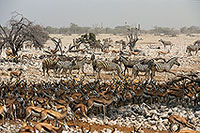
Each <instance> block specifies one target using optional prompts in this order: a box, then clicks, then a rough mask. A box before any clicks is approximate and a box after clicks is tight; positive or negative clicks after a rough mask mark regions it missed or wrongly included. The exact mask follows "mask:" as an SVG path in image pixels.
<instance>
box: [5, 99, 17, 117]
mask: <svg viewBox="0 0 200 133" xmlns="http://www.w3.org/2000/svg"><path fill="white" fill-rule="evenodd" d="M15 102H16V99H15V98H14V99H12V100H10V99H8V100H6V106H7V107H8V113H9V114H10V115H11V117H12V120H16V119H17V112H16V111H17V108H16V105H15Z"/></svg>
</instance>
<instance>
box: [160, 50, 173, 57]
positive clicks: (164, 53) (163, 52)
mask: <svg viewBox="0 0 200 133" xmlns="http://www.w3.org/2000/svg"><path fill="white" fill-rule="evenodd" d="M169 52H170V51H169V50H168V51H167V52H165V51H158V55H157V56H160V55H164V56H165V55H166V54H169Z"/></svg>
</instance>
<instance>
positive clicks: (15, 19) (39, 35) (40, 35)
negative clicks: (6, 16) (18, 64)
mask: <svg viewBox="0 0 200 133" xmlns="http://www.w3.org/2000/svg"><path fill="white" fill-rule="evenodd" d="M0 39H1V40H2V41H1V43H0V50H1V51H2V49H3V46H4V45H5V44H6V45H7V46H8V47H9V48H10V49H11V50H12V54H13V55H14V56H16V55H18V51H20V50H21V48H22V46H23V44H24V43H25V42H26V41H31V42H32V43H33V44H34V46H35V47H39V48H41V47H43V43H44V42H46V40H47V39H48V34H47V33H46V32H44V31H43V30H42V28H41V27H39V26H38V25H34V24H33V23H32V22H31V21H29V20H28V19H27V18H25V17H23V15H22V14H19V13H17V12H14V16H12V18H11V19H10V20H9V26H8V27H7V28H5V27H3V26H2V25H0ZM1 51H0V52H1ZM0 54H1V53H0Z"/></svg>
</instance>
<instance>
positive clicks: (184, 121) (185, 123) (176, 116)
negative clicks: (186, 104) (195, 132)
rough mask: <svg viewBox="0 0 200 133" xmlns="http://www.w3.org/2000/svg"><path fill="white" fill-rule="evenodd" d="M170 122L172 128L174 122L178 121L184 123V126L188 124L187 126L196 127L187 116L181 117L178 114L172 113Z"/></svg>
mask: <svg viewBox="0 0 200 133" xmlns="http://www.w3.org/2000/svg"><path fill="white" fill-rule="evenodd" d="M169 122H170V129H171V127H172V124H174V123H176V122H178V123H179V124H182V125H184V126H187V127H189V128H191V129H194V127H193V126H192V125H191V124H189V123H188V122H187V120H186V118H184V117H180V116H178V115H171V116H170V117H169Z"/></svg>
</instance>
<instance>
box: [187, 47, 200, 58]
mask: <svg viewBox="0 0 200 133" xmlns="http://www.w3.org/2000/svg"><path fill="white" fill-rule="evenodd" d="M199 49H200V45H189V46H187V48H186V53H188V54H189V55H190V56H191V55H192V53H191V52H192V51H195V55H196V54H197V52H198V51H199Z"/></svg>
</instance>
